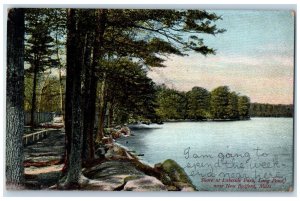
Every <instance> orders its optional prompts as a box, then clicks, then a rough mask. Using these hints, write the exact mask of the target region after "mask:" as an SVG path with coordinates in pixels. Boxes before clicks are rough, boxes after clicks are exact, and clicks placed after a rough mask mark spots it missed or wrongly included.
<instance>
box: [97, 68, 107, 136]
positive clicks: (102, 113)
mask: <svg viewBox="0 0 300 201" xmlns="http://www.w3.org/2000/svg"><path fill="white" fill-rule="evenodd" d="M99 99H100V101H99V117H98V126H97V127H98V130H97V137H96V142H101V141H102V138H103V136H104V118H105V113H106V108H107V101H106V74H105V73H104V75H103V81H102V83H101V87H100V90H99Z"/></svg>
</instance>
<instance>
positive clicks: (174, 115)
mask: <svg viewBox="0 0 300 201" xmlns="http://www.w3.org/2000/svg"><path fill="white" fill-rule="evenodd" d="M157 104H158V108H157V109H156V113H157V115H158V116H159V117H161V118H162V119H163V120H167V119H185V118H186V104H187V100H186V96H185V93H183V92H179V91H176V90H174V89H169V88H166V87H165V86H161V87H158V92H157Z"/></svg>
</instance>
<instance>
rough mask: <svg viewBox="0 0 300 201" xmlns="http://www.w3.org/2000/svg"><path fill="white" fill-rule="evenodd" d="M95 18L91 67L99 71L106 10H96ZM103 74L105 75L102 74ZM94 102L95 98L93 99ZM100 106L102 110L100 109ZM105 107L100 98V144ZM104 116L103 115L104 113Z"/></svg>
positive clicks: (98, 138)
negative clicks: (97, 68)
mask: <svg viewBox="0 0 300 201" xmlns="http://www.w3.org/2000/svg"><path fill="white" fill-rule="evenodd" d="M95 16H96V21H97V25H96V30H95V42H94V56H93V64H92V65H93V66H94V67H96V66H98V67H99V68H100V69H99V70H101V66H100V65H99V64H100V59H101V57H102V47H103V35H104V31H105V27H106V23H107V10H105V9H96V10H95ZM104 74H105V73H104ZM102 87H105V75H104V82H103V86H102ZM103 90H104V88H103ZM94 92H95V96H96V93H97V92H96V88H95V91H94ZM103 92H104V91H103ZM95 100H96V97H95ZM101 105H102V109H101ZM104 106H105V103H104V97H103V96H101V97H100V114H99V119H98V132H97V137H96V141H97V142H100V141H101V140H102V137H103V126H104V121H103V120H104V119H103V117H102V116H103V109H104V108H103V107H104ZM104 114H105V113H104Z"/></svg>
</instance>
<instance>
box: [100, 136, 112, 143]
mask: <svg viewBox="0 0 300 201" xmlns="http://www.w3.org/2000/svg"><path fill="white" fill-rule="evenodd" d="M102 143H103V144H112V143H113V139H112V138H111V137H103V138H102Z"/></svg>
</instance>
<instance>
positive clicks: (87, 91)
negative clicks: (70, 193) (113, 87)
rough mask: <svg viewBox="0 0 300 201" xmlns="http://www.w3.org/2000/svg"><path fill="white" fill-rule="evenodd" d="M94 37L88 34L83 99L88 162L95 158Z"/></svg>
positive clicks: (85, 153) (95, 86) (85, 157)
mask: <svg viewBox="0 0 300 201" xmlns="http://www.w3.org/2000/svg"><path fill="white" fill-rule="evenodd" d="M92 42H93V37H92V35H91V34H88V35H87V43H86V48H85V49H86V51H85V58H84V66H85V80H84V90H83V91H84V101H83V114H84V118H83V119H84V120H83V145H82V159H83V161H84V162H88V161H90V160H92V159H94V152H95V149H94V122H95V102H96V88H97V82H96V76H95V66H93V65H91V63H92V61H91V54H92Z"/></svg>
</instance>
